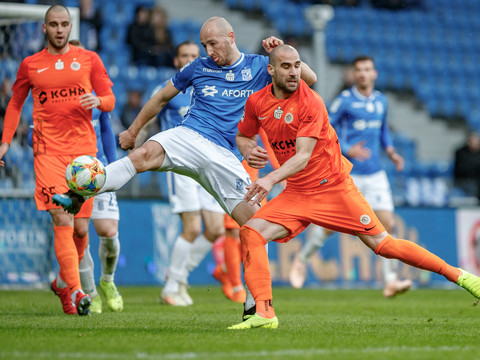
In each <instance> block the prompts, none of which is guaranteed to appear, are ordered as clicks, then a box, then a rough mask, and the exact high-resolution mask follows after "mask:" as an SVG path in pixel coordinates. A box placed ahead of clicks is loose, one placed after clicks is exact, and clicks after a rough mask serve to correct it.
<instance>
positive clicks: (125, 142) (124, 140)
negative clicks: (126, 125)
mask: <svg viewBox="0 0 480 360" xmlns="http://www.w3.org/2000/svg"><path fill="white" fill-rule="evenodd" d="M136 138H137V137H136V136H135V135H134V134H133V132H132V131H131V130H129V129H127V130H125V131H122V132H121V133H120V135H119V136H118V143H119V144H120V147H121V148H122V149H123V150H132V149H133V148H134V147H135V140H136Z"/></svg>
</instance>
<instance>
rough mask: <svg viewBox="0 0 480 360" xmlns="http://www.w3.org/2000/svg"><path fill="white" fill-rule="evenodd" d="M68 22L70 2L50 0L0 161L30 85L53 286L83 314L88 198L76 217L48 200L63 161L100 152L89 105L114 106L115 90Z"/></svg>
mask: <svg viewBox="0 0 480 360" xmlns="http://www.w3.org/2000/svg"><path fill="white" fill-rule="evenodd" d="M71 30H72V23H71V21H70V13H69V11H68V9H67V8H66V7H64V6H62V5H54V6H51V7H50V8H49V9H48V10H47V12H46V13H45V23H44V25H43V31H44V33H45V34H46V35H47V40H48V46H47V47H46V48H45V49H43V50H42V51H40V52H38V53H36V54H34V55H32V56H29V57H27V58H25V59H24V60H23V61H22V63H21V64H20V68H19V69H18V72H17V79H16V81H15V84H14V85H13V96H12V98H11V100H10V102H9V104H8V107H7V112H6V115H5V121H4V128H3V135H2V144H1V145H0V166H4V165H5V164H4V161H3V160H2V158H3V157H4V156H5V154H6V153H7V151H8V148H9V146H10V142H11V141H12V138H13V135H14V134H15V131H16V129H17V126H18V123H19V120H20V112H21V110H22V106H23V103H24V102H25V99H26V97H27V95H28V92H29V91H31V92H32V97H33V101H34V106H33V125H34V131H33V154H34V167H35V175H36V189H35V203H36V205H37V209H38V210H46V211H48V212H49V213H50V215H51V216H52V220H53V229H54V233H55V254H56V257H57V260H58V263H59V264H60V274H59V276H58V277H57V278H56V279H55V280H54V281H53V283H52V290H53V291H54V292H55V294H56V295H58V296H59V297H60V300H61V302H62V306H63V310H64V312H65V313H67V314H78V315H88V314H89V313H90V312H89V306H90V304H91V299H90V297H89V296H88V295H86V294H85V293H84V292H83V291H82V289H81V285H80V278H79V273H78V264H79V262H80V260H81V257H82V256H83V251H84V249H85V246H86V243H87V241H88V221H89V218H90V214H91V211H92V204H93V199H91V200H88V205H87V206H83V207H82V209H81V211H80V212H78V214H76V215H75V217H74V215H71V214H69V213H67V212H65V211H64V210H63V209H62V208H61V207H59V206H56V205H53V204H52V203H51V196H52V195H53V194H55V193H58V192H65V191H67V190H68V187H67V184H66V181H65V168H66V166H67V164H68V163H69V162H71V161H72V160H73V159H74V158H75V157H77V156H79V155H85V154H90V155H92V156H95V154H96V153H97V145H96V143H97V139H96V136H95V131H94V129H93V126H92V124H91V117H92V109H93V108H95V107H98V108H99V109H100V110H101V111H106V112H109V111H112V110H113V108H114V105H115V97H114V95H113V92H112V90H111V87H112V85H113V84H112V82H111V81H110V79H109V77H108V75H107V72H106V70H105V67H104V66H103V63H102V61H101V60H100V57H99V56H98V55H97V54H96V53H94V52H92V51H88V50H84V49H81V48H78V47H75V46H73V45H70V44H69V43H68V39H69V36H70V32H71ZM93 91H95V93H96V94H97V95H94V94H93V93H92V92H93Z"/></svg>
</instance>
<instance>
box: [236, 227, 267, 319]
mask: <svg viewBox="0 0 480 360" xmlns="http://www.w3.org/2000/svg"><path fill="white" fill-rule="evenodd" d="M240 240H241V242H242V256H243V266H244V268H245V274H244V277H245V283H246V284H247V286H248V289H249V290H250V292H251V293H252V296H253V298H254V299H255V302H256V303H257V304H258V303H259V302H263V301H265V300H267V301H268V300H270V301H271V300H272V278H271V276H270V266H269V263H268V255H267V250H266V249H265V244H266V243H267V242H266V241H265V239H264V238H263V236H262V235H260V233H259V232H258V231H257V230H255V229H253V228H251V227H249V226H246V225H243V226H242V227H241V228H240ZM264 307H265V306H264ZM272 311H273V308H272Z"/></svg>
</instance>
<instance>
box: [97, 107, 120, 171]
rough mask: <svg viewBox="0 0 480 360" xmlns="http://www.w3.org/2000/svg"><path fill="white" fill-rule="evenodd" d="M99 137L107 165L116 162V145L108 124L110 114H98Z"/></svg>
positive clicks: (110, 126) (113, 134)
mask: <svg viewBox="0 0 480 360" xmlns="http://www.w3.org/2000/svg"><path fill="white" fill-rule="evenodd" d="M100 136H101V138H102V145H103V151H104V152H105V156H106V157H107V160H108V163H112V162H114V161H115V160H117V145H116V144H115V133H114V132H113V129H112V125H111V123H110V114H109V113H106V112H102V113H101V114H100Z"/></svg>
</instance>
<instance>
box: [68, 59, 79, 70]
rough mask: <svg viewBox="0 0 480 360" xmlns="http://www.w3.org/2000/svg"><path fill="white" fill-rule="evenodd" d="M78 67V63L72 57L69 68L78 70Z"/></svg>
mask: <svg viewBox="0 0 480 360" xmlns="http://www.w3.org/2000/svg"><path fill="white" fill-rule="evenodd" d="M80 67H81V66H80V63H79V62H77V61H75V59H73V62H72V63H71V64H70V68H71V69H72V70H75V71H78V70H80Z"/></svg>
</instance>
